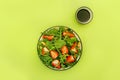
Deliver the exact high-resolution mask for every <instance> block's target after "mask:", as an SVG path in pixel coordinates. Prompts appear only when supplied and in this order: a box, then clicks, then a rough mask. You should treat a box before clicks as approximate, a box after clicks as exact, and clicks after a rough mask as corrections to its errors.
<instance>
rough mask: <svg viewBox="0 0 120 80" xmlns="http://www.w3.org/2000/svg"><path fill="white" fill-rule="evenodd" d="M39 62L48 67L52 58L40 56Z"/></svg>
mask: <svg viewBox="0 0 120 80" xmlns="http://www.w3.org/2000/svg"><path fill="white" fill-rule="evenodd" d="M40 58H41V60H42V61H43V63H44V64H45V65H47V66H49V65H50V64H51V62H52V58H51V57H50V56H42V55H41V56H40Z"/></svg>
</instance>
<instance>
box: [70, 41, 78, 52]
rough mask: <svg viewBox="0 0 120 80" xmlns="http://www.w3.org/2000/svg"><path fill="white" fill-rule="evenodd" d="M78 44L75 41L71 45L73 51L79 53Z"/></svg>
mask: <svg viewBox="0 0 120 80" xmlns="http://www.w3.org/2000/svg"><path fill="white" fill-rule="evenodd" d="M76 46H77V42H75V43H74V44H73V45H72V46H71V48H70V50H71V51H73V52H75V53H77V52H78V50H77V49H76Z"/></svg>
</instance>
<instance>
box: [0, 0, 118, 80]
mask: <svg viewBox="0 0 120 80" xmlns="http://www.w3.org/2000/svg"><path fill="white" fill-rule="evenodd" d="M81 6H88V7H89V8H91V9H92V11H93V14H94V15H93V16H94V17H93V20H92V21H91V22H90V23H89V24H86V25H81V24H79V23H77V22H76V20H75V12H76V10H77V9H78V8H79V7H81ZM56 25H63V26H68V27H70V28H72V29H73V30H75V31H76V32H77V33H78V34H79V36H80V37H81V39H82V42H83V55H82V57H81V59H80V61H79V62H78V64H76V65H75V66H74V67H73V68H71V69H69V70H66V71H60V72H59V71H54V70H51V69H49V68H47V67H46V66H44V65H43V64H42V62H41V61H40V59H39V58H38V55H37V41H38V38H39V36H40V35H41V32H42V31H44V30H46V29H47V28H49V27H51V26H56ZM0 80H120V0H0Z"/></svg>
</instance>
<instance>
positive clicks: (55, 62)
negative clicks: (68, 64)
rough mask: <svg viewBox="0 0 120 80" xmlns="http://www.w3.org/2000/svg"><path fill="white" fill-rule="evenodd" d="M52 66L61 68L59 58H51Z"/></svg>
mask: <svg viewBox="0 0 120 80" xmlns="http://www.w3.org/2000/svg"><path fill="white" fill-rule="evenodd" d="M52 66H53V67H55V68H58V69H60V68H61V66H60V61H59V60H53V61H52Z"/></svg>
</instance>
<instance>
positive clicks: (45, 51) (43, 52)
mask: <svg viewBox="0 0 120 80" xmlns="http://www.w3.org/2000/svg"><path fill="white" fill-rule="evenodd" d="M47 52H49V50H48V49H47V48H46V47H43V48H42V55H44V54H45V53H47Z"/></svg>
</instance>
